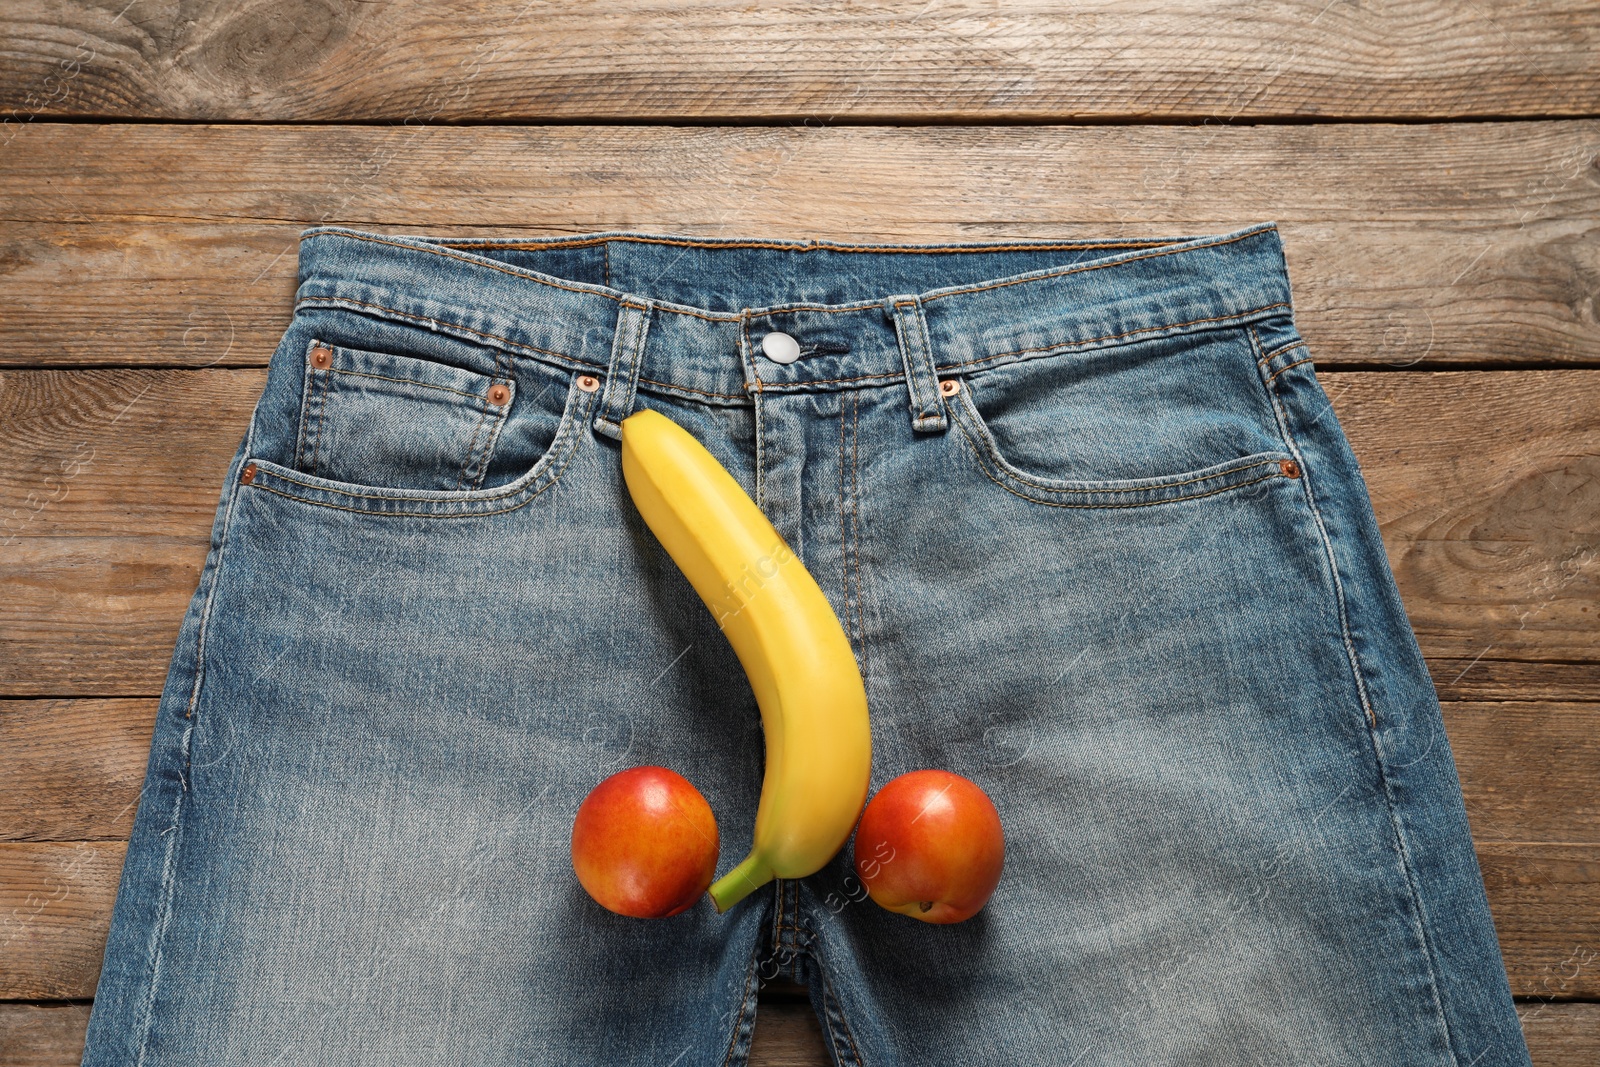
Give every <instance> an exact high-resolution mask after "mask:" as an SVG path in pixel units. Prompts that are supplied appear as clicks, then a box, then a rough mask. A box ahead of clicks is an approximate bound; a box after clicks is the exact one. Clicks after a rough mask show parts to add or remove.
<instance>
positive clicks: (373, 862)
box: [84, 226, 1528, 1067]
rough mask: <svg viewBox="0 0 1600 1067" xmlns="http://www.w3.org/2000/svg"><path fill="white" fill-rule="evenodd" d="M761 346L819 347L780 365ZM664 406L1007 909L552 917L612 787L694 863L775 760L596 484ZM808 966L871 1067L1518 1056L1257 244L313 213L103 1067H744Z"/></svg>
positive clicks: (832, 876) (118, 928)
mask: <svg viewBox="0 0 1600 1067" xmlns="http://www.w3.org/2000/svg"><path fill="white" fill-rule="evenodd" d="M774 330H777V331H783V332H786V333H789V334H790V335H792V336H793V337H794V338H795V339H796V340H797V341H799V342H800V346H801V357H800V358H799V359H798V360H796V361H795V362H793V363H790V364H787V365H781V364H778V363H775V362H772V361H770V360H768V359H766V358H764V357H763V356H762V354H761V347H760V341H761V338H762V337H763V336H764V335H765V334H766V333H768V332H770V331H774ZM941 383H956V384H955V385H953V386H952V385H949V384H944V385H941ZM495 397H498V398H500V399H499V402H496V400H495V399H494V398H495ZM639 407H653V408H657V409H659V410H661V411H663V412H665V413H666V414H668V415H670V416H671V417H672V418H673V419H675V420H677V421H678V422H680V423H681V424H683V425H684V426H685V427H687V428H688V429H689V430H690V431H691V432H693V433H694V434H695V435H696V436H697V437H698V438H699V439H700V440H701V441H703V442H704V443H705V444H706V445H707V447H709V448H710V449H711V451H712V452H713V453H714V454H715V455H716V456H717V457H718V458H719V459H720V460H721V461H722V462H723V463H724V464H725V465H726V466H727V467H728V469H729V470H730V471H732V472H733V474H734V476H735V477H736V478H738V479H739V481H740V482H741V484H743V485H744V486H745V487H746V488H747V489H748V490H749V491H750V492H751V494H752V495H754V496H755V497H756V499H757V500H758V502H759V503H760V504H761V506H762V507H763V508H764V509H765V511H766V513H767V514H768V515H769V516H770V517H771V519H772V520H773V522H774V523H775V524H776V525H777V527H778V529H779V530H780V531H781V532H782V533H783V535H784V537H785V538H786V539H787V540H788V542H789V544H790V545H791V547H792V548H793V549H794V550H795V551H796V552H797V553H798V554H799V555H800V556H801V558H802V559H804V561H805V563H806V565H807V566H808V567H809V568H810V570H811V572H812V573H813V574H814V575H815V576H816V577H817V580H818V581H819V583H820V584H821V586H822V588H823V590H824V591H825V592H826V593H827V595H828V596H829V598H830V599H831V601H832V603H833V606H834V608H835V610H836V611H837V612H838V615H839V618H840V620H841V621H842V622H843V624H844V626H845V628H846V630H847V632H848V634H849V636H850V639H851V641H852V644H853V646H854V648H855V651H856V654H857V656H858V658H859V662H860V664H861V668H862V672H863V675H864V677H865V680H866V685H867V692H868V697H869V702H870V707H871V711H872V725H873V735H874V738H873V739H874V765H873V784H874V788H876V787H877V786H879V785H881V784H882V783H884V782H885V781H887V780H888V779H890V778H892V777H894V776H895V775H898V774H901V773H902V772H905V771H909V770H913V769H916V768H924V767H935V768H945V769H949V770H953V771H956V772H958V773H960V774H963V775H966V776H967V777H969V778H971V779H973V780H974V781H976V782H977V783H978V784H979V785H981V786H982V787H983V788H984V789H985V790H986V791H987V792H988V793H989V795H990V796H991V797H992V798H993V799H994V802H995V804H996V806H997V807H998V809H999V811H1000V815H1001V818H1002V820H1003V822H1004V825H1005V827H1006V831H1007V835H1008V837H1007V857H1006V866H1005V874H1004V877H1003V878H1002V880H1001V883H1000V887H999V889H998V891H997V892H996V893H995V895H994V897H993V899H992V900H991V901H990V903H989V905H988V907H987V908H986V909H985V910H984V911H983V912H981V913H980V914H979V915H978V916H977V917H976V918H974V919H972V920H970V921H968V922H966V923H963V924H960V925H955V926H942V927H935V926H928V925H924V924H921V923H918V922H915V921H913V920H911V919H908V918H906V917H903V916H900V915H894V914H890V913H888V912H886V911H883V910H881V909H879V908H878V907H877V906H876V905H875V904H873V903H871V902H870V901H867V900H864V899H862V897H863V894H862V892H861V887H860V886H859V885H858V884H857V883H856V881H855V879H854V878H853V877H852V876H851V875H850V873H849V872H850V867H849V851H848V848H847V850H846V851H845V852H844V853H842V854H841V855H840V856H839V857H838V858H837V859H836V860H835V861H834V862H833V863H831V864H830V865H829V866H828V867H826V868H825V869H823V870H822V871H821V872H819V873H818V874H816V875H814V876H812V877H810V878H806V879H803V880H800V881H798V882H794V881H790V882H780V883H779V884H777V885H776V886H773V887H769V888H767V889H765V890H763V891H762V892H761V893H759V894H757V895H756V896H754V897H752V898H751V899H750V900H748V901H746V902H744V903H743V904H740V905H739V906H737V907H736V908H735V909H734V910H732V911H731V912H730V913H729V914H727V915H725V916H718V915H716V914H715V913H714V911H713V910H712V908H711V907H710V905H709V903H707V904H703V905H702V906H699V907H696V908H694V909H691V910H690V911H689V912H687V913H685V914H683V915H681V916H678V917H676V918H673V919H669V920H662V921H657V922H644V921H637V920H629V919H623V918H619V917H617V916H615V915H612V914H610V913H607V912H605V911H603V910H601V909H600V908H599V907H598V906H596V905H595V904H594V903H592V902H591V901H590V900H589V899H588V898H587V897H586V896H585V895H584V893H583V890H582V889H581V888H580V887H579V886H578V883H577V880H576V879H575V877H574V876H573V874H572V870H571V866H570V861H569V856H568V835H569V833H570V828H571V824H572V818H573V814H574V812H575V810H576V808H577V806H578V804H579V802H580V801H581V800H582V799H583V797H584V795H585V794H586V793H587V791H588V790H589V789H590V788H591V787H592V786H594V785H595V783H597V782H598V781H600V780H601V779H602V778H603V777H605V776H606V775H608V774H610V773H612V772H614V771H617V770H620V769H622V768H624V767H629V766H634V765H639V764H661V765H665V766H668V767H671V768H672V769H674V770H676V771H678V772H680V773H682V774H684V775H686V776H687V777H688V778H689V779H690V780H691V781H693V782H694V783H695V784H696V785H697V786H698V787H699V788H700V789H701V790H702V791H703V792H704V793H705V795H706V797H707V799H708V800H709V801H710V803H711V805H712V808H713V809H714V810H715V812H716V815H717V818H718V820H719V823H720V826H721V831H722V840H723V842H724V844H725V846H726V847H725V849H724V855H723V857H722V862H721V865H720V869H719V873H722V871H725V870H726V869H727V868H729V867H731V866H732V865H733V863H734V862H735V861H736V860H737V859H738V857H739V856H740V855H741V854H742V851H743V846H742V843H744V842H748V840H749V839H750V835H751V827H752V823H753V820H754V815H755V809H756V800H757V795H758V791H759V787H760V782H761V769H762V736H761V728H760V720H759V717H758V715H757V712H756V708H755V706H754V703H753V700H752V697H751V693H750V689H749V686H748V685H747V683H746V681H745V679H744V676H743V674H742V673H741V671H740V668H739V665H738V662H737V661H736V660H735V658H734V656H733V653H732V651H731V650H730V648H729V647H728V644H727V642H726V640H725V639H724V638H723V637H722V635H721V634H720V633H719V632H718V631H717V628H716V625H715V623H714V622H713V620H712V618H711V616H710V614H709V613H708V612H707V611H706V609H705V608H704V606H703V605H702V604H701V603H700V602H699V600H698V599H697V598H696V597H695V595H694V593H693V592H692V590H691V589H690V587H689V586H688V584H687V583H686V582H685V580H684V579H683V577H682V576H681V575H680V574H679V572H678V571H677V569H676V567H675V566H674V565H673V563H672V561H671V560H670V559H668V558H667V556H666V555H665V554H664V552H663V551H662V549H661V548H660V546H659V545H658V544H657V543H656V541H655V539H654V538H653V537H652V535H651V534H650V533H649V531H648V530H647V529H646V528H645V526H644V525H643V523H642V521H641V519H640V517H639V515H638V513H637V512H636V511H635V510H634V509H633V506H632V504H631V502H630V500H629V498H628V495H627V492H626V490H625V487H624V485H623V482H622V475H621V469H620V463H619V458H618V444H617V439H616V436H617V424H618V422H619V421H620V420H621V419H622V418H624V417H625V416H626V415H627V414H628V413H629V412H630V411H632V410H635V409H636V408H639ZM780 972H781V973H784V974H787V975H790V976H792V977H794V978H796V979H798V980H800V981H802V982H805V983H806V984H807V985H808V987H809V989H810V995H811V998H812V1000H813V1002H814V1004H815V1007H816V1009H817V1011H818V1013H819V1015H820V1016H821V1018H822V1022H823V1033H824V1035H825V1037H826V1040H827V1041H828V1043H829V1045H830V1047H831V1049H832V1052H833V1054H834V1056H835V1057H836V1058H837V1060H838V1062H839V1063H841V1064H849V1065H860V1064H865V1065H869V1067H891V1065H906V1067H926V1065H933V1064H1024V1063H1026V1064H1046V1063H1050V1064H1073V1065H1081V1067H1091V1065H1106V1067H1110V1065H1133V1064H1139V1065H1148V1064H1186V1065H1198V1064H1211V1065H1236V1064H1252V1065H1254V1064H1261V1065H1269V1064H1270V1065H1274V1067H1277V1065H1283V1064H1295V1065H1297V1067H1305V1065H1328V1067H1334V1065H1338V1067H1354V1065H1394V1067H1401V1065H1404V1067H1417V1065H1441V1067H1443V1065H1453V1067H1469V1065H1471V1067H1505V1065H1525V1064H1527V1062H1528V1059H1527V1053H1526V1050H1525V1048H1524V1045H1523V1042H1522V1037H1521V1034H1520V1031H1519V1029H1518V1025H1517V1019H1516V1016H1515V1014H1514V1011H1513V1006H1512V1001H1511V996H1510V992H1509V989H1508V986H1507V982H1506V977H1505V972H1504V970H1503V968H1502V964H1501V959H1500V954H1499V949H1498V947H1497V944H1496V941H1495V934H1494V928H1493V926H1492V924H1491V922H1490V918H1489V913H1488V910H1487V906H1486V904H1485V899H1484V892H1483V883H1482V880H1481V877H1480V875H1479V873H1478V868H1477V865H1476V862H1475V859H1474V854H1473V849H1472V842H1471V840H1470V837H1469V835H1468V827H1467V821H1466V818H1465V814H1464V810H1463V806H1462V800H1461V792H1460V787H1459V784H1458V782H1457V778H1456V772H1455V768H1454V765H1453V763H1452V759H1451V755H1450V749H1449V746H1448V744H1447V743H1446V740H1445V735H1444V732H1443V727H1442V724H1441V720H1440V714H1439V706H1438V703H1437V700H1436V698H1435V695H1434V692H1433V689H1432V686H1431V685H1430V683H1429V679H1428V675H1427V673H1426V671H1425V670H1424V666H1423V662H1422V658H1421V655H1420V653H1419V652H1418V649H1417V645H1416V642H1415V640H1414V638H1413V636H1412V632H1411V629H1410V627H1409V626H1408V623H1407V620H1406V616H1405V614H1404V612H1403V610H1402V608H1401V603H1400V599H1399V596H1398V594H1397V593H1396V590H1395V585H1394V581H1393V578H1392V576H1391V574H1390V572H1389V568H1388V565H1387V562H1386V559H1385V555H1384V549H1383V544H1382V542H1381V541H1380V539H1379V536H1378V528H1377V525H1376V523H1375V522H1374V519H1373V515H1372V511H1371V508H1370V506H1369V503H1368V499H1367V494H1366V489H1365V486H1364V484H1363V482H1362V479H1361V473H1360V471H1359V469H1358V468H1357V465H1356V461H1355V459H1354V458H1353V456H1352V455H1351V453H1350V449H1349V447H1348V446H1347V444H1346V442H1345V438H1344V436H1343V434H1342V433H1341V431H1340V429H1339V426H1338V423H1337V421H1336V419H1335V416H1334V413H1333V411H1332V410H1331V409H1330V407H1329V402H1328V398H1327V396H1325V395H1324V393H1323V391H1322V389H1321V388H1320V387H1319V385H1318V383H1317V379H1316V375H1315V373H1314V371H1313V369H1312V364H1311V359H1310V356H1309V354H1308V351H1307V348H1306V346H1305V343H1304V341H1303V340H1302V339H1301V337H1300V335H1299V334H1298V333H1297V332H1296V329H1295V325H1294V320H1293V317H1292V313H1291V307H1290V294H1289V287H1288V281H1287V275H1286V272H1285V269H1284V263H1283V259H1282V254H1281V251H1280V245H1279V239H1278V234H1277V231H1276V230H1275V229H1274V228H1273V227H1271V226H1261V227H1256V228H1253V229H1250V230H1245V231H1242V232H1239V233H1234V234H1229V235H1225V236H1218V237H1202V238H1180V239H1172V240H1148V241H1116V242H1076V241H1075V242H1021V241H1017V242H1005V243H992V244H967V245H938V246H847V245H837V244H829V243H823V242H811V243H798V242H786V241H757V240H709V239H696V238H680V237H666V236H654V235H644V234H596V235H589V236H583V237H573V238H556V239H546V240H533V241H525V240H508V241H490V240H457V239H448V240H446V239H429V238H401V237H388V236H381V235H376V234H364V233H357V232H353V231H348V230H341V229H318V230H312V231H309V232H308V233H307V234H306V236H305V239H304V241H303V244H302V246H301V282H300V287H299V292H298V299H297V305H296V309H295V313H294V318H293V320H292V322H291V323H290V325H289V328H288V331H287V333H286V334H285V336H284V338H283V342H282V344H281V346H280V347H279V348H278V350H277V351H276V353H275V354H274V355H273V357H272V362H271V368H270V371H269V374H268V377H267V383H266V388H265V392H264V393H263V395H262V397H261V400H260V402H259V404H258V405H257V407H256V410H255V413H254V417H253V418H252V420H251V423H250V427H249V431H248V434H247V435H246V437H245V439H244V441H243V443H242V445H241V446H240V448H239V451H238V454H237V456H236V457H235V459H234V461H233V463H232V465H231V467H230V469H229V471H228V476H227V479H226V483H225V487H224V490H223V494H222V500H221V505H220V507H219V509H218V513H217V518H216V523H215V526H214V529H213V533H212V542H211V550H210V554H209V556H208V558H207V560H206V565H205V568H204V571H203V573H202V575H201V577H200V583H199V588H198V590H197V591H196V593H195V596H194V599H193V601H192V603H191V605H190V608H189V611H188V614H187V616H186V617H185V620H184V623H183V627H182V632H181V634H180V637H179V640H178V644H177V648H176V651H175V653H174V655H173V660H172V667H171V672H170V674H169V676H168V680H167V684H166V688H165V691H164V693H163V694H162V699H161V704H160V712H159V719H158V723H157V727H156V732H155V738H154V742H153V745H152V749H151V755H150V764H149V772H148V779H147V784H146V788H145V792H144V794H143V798H142V801H141V803H140V806H139V811H138V817H137V822H136V825H135V827H134V831H133V837H132V842H131V844H130V847H129V850H128V857H127V862H126V867H125V870H124V872H123V878H122V883H121V888H120V891H119V893H118V897H117V903H116V911H115V919H114V923H113V928H112V933H111V938H110V943H109V946H108V948H107V952H106V957H105V964H104V970H103V973H102V976H101V981H100V988H99V992H98V996H97V999H96V1002H95V1007H94V1012H93V1018H92V1021H91V1025H90V1034H89V1048H88V1052H87V1054H86V1056H85V1059H84V1062H85V1063H86V1064H89V1065H92V1067H112V1065H116V1067H128V1065H143V1067H158V1065H163V1067H164V1065H179V1064H181V1065H184V1067H192V1065H195V1064H205V1065H207V1067H230V1065H240V1067H243V1065H252V1067H266V1065H309V1064H330V1065H332V1064H338V1065H341V1067H362V1065H374V1067H376V1065H384V1067H392V1065H398V1064H405V1065H412V1064H415V1065H423V1064H427V1065H435V1064H462V1065H472V1067H497V1065H511V1064H518V1065H521V1064H531V1063H540V1064H546V1063H548V1064H564V1065H578V1064H594V1065H605V1067H616V1065H627V1064H639V1065H650V1067H665V1065H680V1067H687V1065H690V1064H709V1065H728V1064H736V1063H740V1062H742V1061H743V1059H744V1058H745V1056H746V1054H747V1052H748V1049H749V1043H750V1037H751V1033H752V1029H753V1026H754V1023H755V1011H756V997H757V992H758V989H759V987H760V985H761V983H762V982H763V980H765V979H767V978H770V977H772V976H774V975H776V974H778V973H780Z"/></svg>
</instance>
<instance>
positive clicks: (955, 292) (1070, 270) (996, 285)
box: [922, 227, 1276, 307]
mask: <svg viewBox="0 0 1600 1067" xmlns="http://www.w3.org/2000/svg"><path fill="white" fill-rule="evenodd" d="M1268 229H1276V227H1267V228H1266V229H1260V230H1250V231H1249V232H1248V233H1241V234H1240V235H1239V236H1237V237H1229V238H1226V239H1223V240H1218V241H1209V242H1207V243H1205V244H1202V245H1190V244H1187V243H1184V244H1179V245H1170V244H1169V243H1165V242H1157V243H1156V244H1154V245H1153V246H1152V245H1134V246H1131V247H1136V248H1150V247H1155V248H1158V249H1163V251H1158V252H1146V253H1145V254H1144V255H1142V256H1126V257H1124V258H1121V259H1117V260H1114V261H1112V262H1110V263H1089V264H1085V265H1084V266H1081V267H1065V268H1063V269H1061V270H1057V271H1051V272H1049V273H1048V274H1035V275H1032V276H1030V277H1027V278H1014V279H1011V280H1009V281H998V282H990V283H988V284H985V285H975V286H971V287H969V288H966V289H951V290H950V291H949V292H944V293H935V294H933V295H932V296H928V297H924V298H923V301H922V302H923V303H925V304H926V303H927V302H928V301H930V300H943V299H944V298H945V297H947V296H959V295H961V294H962V293H982V292H986V291H987V290H990V289H1003V288H1005V287H1006V286H1009V285H1026V284H1028V283H1029V282H1042V281H1044V280H1046V279H1048V278H1062V277H1065V276H1067V275H1069V274H1081V273H1083V272H1084V271H1086V270H1100V269H1101V268H1103V267H1116V266H1120V265H1121V264H1123V263H1137V262H1138V261H1139V260H1141V259H1150V258H1152V257H1154V256H1170V255H1172V254H1173V253H1175V252H1194V251H1198V250H1199V249H1201V248H1216V247H1218V246H1219V245H1230V244H1233V243H1234V242H1236V241H1243V240H1245V239H1246V238H1248V237H1255V236H1257V235H1258V234H1263V233H1266V232H1267V230H1268ZM1268 306H1269V307H1270V306H1272V305H1268Z"/></svg>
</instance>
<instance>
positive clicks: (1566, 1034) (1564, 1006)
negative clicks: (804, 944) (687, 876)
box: [0, 999, 1600, 1067]
mask: <svg viewBox="0 0 1600 1067" xmlns="http://www.w3.org/2000/svg"><path fill="white" fill-rule="evenodd" d="M89 1007H90V1006H89V1005H88V1004H48V1003H46V1004H4V1003H0V1067H77V1064H78V1061H79V1060H80V1059H81V1058H82V1057H83V1037H84V1031H85V1030H87V1029H88V1026H89ZM1518 1012H1519V1014H1520V1015H1521V1016H1522V1030H1523V1035H1524V1036H1525V1037H1526V1038H1527V1039H1528V1051H1529V1053H1530V1054H1531V1055H1532V1057H1533V1064H1534V1067H1593V1065H1594V1063H1595V1062H1596V1060H1597V1059H1600V1004H1586V1003H1582V1002H1577V1003H1543V1002H1536V1003H1522V1004H1519V1005H1518ZM832 1063H833V1060H832V1058H831V1057H830V1056H829V1055H828V1051H827V1047H826V1046H825V1045H824V1044H823V1041H822V1027H821V1025H820V1024H819V1023H818V1022H817V1016H816V1012H814V1011H812V1009H811V1005H809V1004H807V1003H805V1002H804V1001H796V1000H790V999H785V1000H771V1001H769V1000H766V999H763V1000H762V1002H761V1007H760V1010H759V1011H758V1012H757V1014H756V1032H755V1041H754V1042H753V1044H752V1046H751V1049H750V1067H830V1065H831V1064H832Z"/></svg>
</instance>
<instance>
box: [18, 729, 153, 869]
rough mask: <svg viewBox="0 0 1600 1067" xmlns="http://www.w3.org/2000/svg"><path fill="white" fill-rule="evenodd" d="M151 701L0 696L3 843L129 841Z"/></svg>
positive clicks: (144, 759)
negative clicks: (3, 769) (3, 765)
mask: <svg viewBox="0 0 1600 1067" xmlns="http://www.w3.org/2000/svg"><path fill="white" fill-rule="evenodd" d="M155 719H156V701H155V700H154V699H151V698H146V699H132V700H129V699H122V700H0V752H4V753H5V754H6V757H5V758H6V774H5V777H4V778H0V841H126V840H127V838H128V834H129V833H130V832H131V831H132V829H133V816H134V811H135V809H136V807H137V805H138V802H139V792H140V789H141V788H142V787H143V785H144V772H145V764H146V762H147V761H148V759H149V756H150V736H151V734H152V732H153V731H154V729H155Z"/></svg>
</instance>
